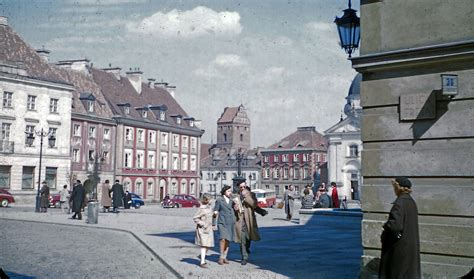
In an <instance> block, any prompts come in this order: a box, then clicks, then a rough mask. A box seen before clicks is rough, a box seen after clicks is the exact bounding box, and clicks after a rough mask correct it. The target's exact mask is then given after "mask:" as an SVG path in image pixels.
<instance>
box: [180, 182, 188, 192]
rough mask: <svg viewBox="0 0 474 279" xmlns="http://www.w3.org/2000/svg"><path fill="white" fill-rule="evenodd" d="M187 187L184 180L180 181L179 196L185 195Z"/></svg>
mask: <svg viewBox="0 0 474 279" xmlns="http://www.w3.org/2000/svg"><path fill="white" fill-rule="evenodd" d="M187 186H188V185H187V183H186V180H183V181H181V192H180V193H181V194H186V190H187V189H186V188H188V187H187Z"/></svg>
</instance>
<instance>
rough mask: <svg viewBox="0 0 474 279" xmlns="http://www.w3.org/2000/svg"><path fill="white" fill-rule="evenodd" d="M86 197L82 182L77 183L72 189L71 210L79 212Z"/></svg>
mask: <svg viewBox="0 0 474 279" xmlns="http://www.w3.org/2000/svg"><path fill="white" fill-rule="evenodd" d="M85 198H86V192H85V190H84V186H82V184H77V185H76V186H74V188H73V189H72V194H71V200H72V212H75V213H79V212H81V209H82V204H83V203H84V200H85Z"/></svg>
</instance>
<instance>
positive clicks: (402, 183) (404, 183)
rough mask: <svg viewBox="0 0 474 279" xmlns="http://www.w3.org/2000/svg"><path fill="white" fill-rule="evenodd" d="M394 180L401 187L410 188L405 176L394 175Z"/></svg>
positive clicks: (409, 182)
mask: <svg viewBox="0 0 474 279" xmlns="http://www.w3.org/2000/svg"><path fill="white" fill-rule="evenodd" d="M395 181H396V182H397V183H398V184H399V185H400V186H402V187H406V188H411V181H410V179H408V178H407V177H405V176H399V177H396V178H395Z"/></svg>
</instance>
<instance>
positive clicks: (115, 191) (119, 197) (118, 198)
mask: <svg viewBox="0 0 474 279" xmlns="http://www.w3.org/2000/svg"><path fill="white" fill-rule="evenodd" d="M109 192H111V193H112V203H113V205H114V207H120V206H123V196H124V195H125V193H124V192H123V186H122V184H120V183H115V184H114V185H112V189H110V191H109Z"/></svg>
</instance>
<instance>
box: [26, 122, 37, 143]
mask: <svg viewBox="0 0 474 279" xmlns="http://www.w3.org/2000/svg"><path fill="white" fill-rule="evenodd" d="M34 132H35V126H33V125H26V129H25V144H27V143H28V140H27V138H28V136H29V135H30V134H32V133H34Z"/></svg>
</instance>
